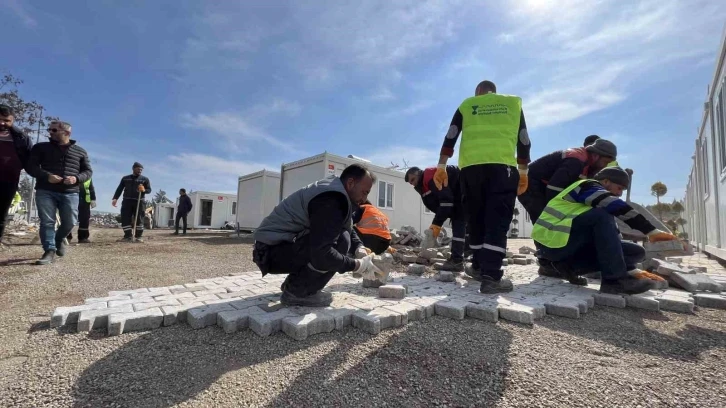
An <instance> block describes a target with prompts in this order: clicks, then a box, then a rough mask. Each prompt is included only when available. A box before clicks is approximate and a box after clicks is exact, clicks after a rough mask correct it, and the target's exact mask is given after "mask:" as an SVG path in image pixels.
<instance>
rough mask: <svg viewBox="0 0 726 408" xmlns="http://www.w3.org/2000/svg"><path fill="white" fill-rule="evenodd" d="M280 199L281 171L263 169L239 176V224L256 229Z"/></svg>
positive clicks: (244, 228)
mask: <svg viewBox="0 0 726 408" xmlns="http://www.w3.org/2000/svg"><path fill="white" fill-rule="evenodd" d="M279 199H280V173H277V172H274V171H269V170H262V171H258V172H256V173H252V174H248V175H246V176H242V177H240V178H239V184H238V186H237V218H236V221H237V225H238V226H239V228H240V229H242V230H254V229H255V228H257V227H258V226H259V225H260V222H262V219H263V218H265V217H266V216H267V215H268V214H270V213H271V212H272V210H273V209H274V208H275V206H276V205H277V203H278V202H279Z"/></svg>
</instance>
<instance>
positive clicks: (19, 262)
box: [0, 258, 38, 266]
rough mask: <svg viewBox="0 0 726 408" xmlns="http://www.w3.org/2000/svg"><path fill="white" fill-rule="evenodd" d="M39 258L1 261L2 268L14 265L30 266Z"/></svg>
mask: <svg viewBox="0 0 726 408" xmlns="http://www.w3.org/2000/svg"><path fill="white" fill-rule="evenodd" d="M37 260H38V258H14V259H6V260H4V261H0V266H12V265H23V264H30V263H31V262H35V261H37Z"/></svg>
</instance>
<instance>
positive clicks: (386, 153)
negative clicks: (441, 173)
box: [365, 139, 459, 169]
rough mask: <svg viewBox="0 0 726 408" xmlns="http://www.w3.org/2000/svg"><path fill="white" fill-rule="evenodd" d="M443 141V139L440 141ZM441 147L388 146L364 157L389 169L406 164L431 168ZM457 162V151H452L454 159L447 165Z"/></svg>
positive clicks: (437, 157)
mask: <svg viewBox="0 0 726 408" xmlns="http://www.w3.org/2000/svg"><path fill="white" fill-rule="evenodd" d="M442 141H443V139H442ZM440 150H441V145H435V144H431V148H430V149H425V148H420V147H411V146H396V145H394V146H388V147H386V148H385V149H380V150H375V151H373V152H371V153H370V154H368V155H367V156H365V157H366V158H367V159H368V160H370V161H371V162H372V163H373V164H375V165H378V166H382V167H389V166H391V163H393V164H397V165H399V166H400V167H403V166H405V164H406V163H407V164H408V166H409V167H414V166H416V167H420V168H422V169H423V168H426V167H433V166H436V164H437V163H438V162H439V152H440ZM458 161H459V153H458V151H454V157H452V158H450V159H449V161H448V164H454V165H455V164H457V163H458Z"/></svg>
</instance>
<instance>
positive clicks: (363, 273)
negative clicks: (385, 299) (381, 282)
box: [353, 254, 385, 280]
mask: <svg viewBox="0 0 726 408" xmlns="http://www.w3.org/2000/svg"><path fill="white" fill-rule="evenodd" d="M374 256H375V255H373V254H371V255H366V256H364V257H363V258H361V259H359V260H358V267H357V268H355V269H353V277H354V278H360V277H362V278H363V279H367V280H376V279H378V277H379V276H380V277H384V276H385V273H383V271H382V270H380V268H378V267H377V266H375V265H374V264H373V257H374Z"/></svg>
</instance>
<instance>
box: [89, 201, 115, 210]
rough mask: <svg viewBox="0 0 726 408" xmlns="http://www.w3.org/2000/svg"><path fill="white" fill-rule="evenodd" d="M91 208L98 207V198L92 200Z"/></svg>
mask: <svg viewBox="0 0 726 408" xmlns="http://www.w3.org/2000/svg"><path fill="white" fill-rule="evenodd" d="M114 207H115V205H114ZM91 208H96V200H93V201H91Z"/></svg>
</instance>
